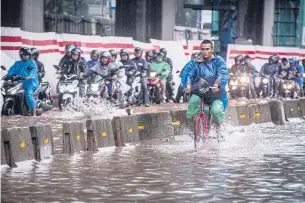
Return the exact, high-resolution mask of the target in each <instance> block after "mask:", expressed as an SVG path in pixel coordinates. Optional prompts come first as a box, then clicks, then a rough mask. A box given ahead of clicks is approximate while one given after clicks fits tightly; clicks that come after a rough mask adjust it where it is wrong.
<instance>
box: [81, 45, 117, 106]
mask: <svg viewBox="0 0 305 203" xmlns="http://www.w3.org/2000/svg"><path fill="white" fill-rule="evenodd" d="M114 68H115V67H114V64H113V63H112V64H111V54H110V52H108V51H103V52H101V54H100V60H99V62H98V63H97V64H96V65H95V66H93V67H92V68H91V69H90V70H89V71H87V72H86V74H85V76H84V77H85V78H87V77H91V76H93V75H94V74H98V75H100V76H101V77H103V78H104V79H116V78H117V75H116V74H113V75H112V70H114ZM112 86H113V82H112V80H109V83H108V84H107V90H108V96H109V100H112V96H113V95H112Z"/></svg>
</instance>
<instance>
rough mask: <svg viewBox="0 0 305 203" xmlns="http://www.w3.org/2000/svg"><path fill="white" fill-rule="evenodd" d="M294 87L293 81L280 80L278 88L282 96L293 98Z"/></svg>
mask: <svg viewBox="0 0 305 203" xmlns="http://www.w3.org/2000/svg"><path fill="white" fill-rule="evenodd" d="M294 89H295V81H293V80H282V82H281V86H280V90H281V95H282V97H283V98H293V97H294Z"/></svg>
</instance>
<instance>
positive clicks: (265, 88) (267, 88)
mask: <svg viewBox="0 0 305 203" xmlns="http://www.w3.org/2000/svg"><path fill="white" fill-rule="evenodd" d="M272 84H273V82H272V77H271V76H270V75H263V76H262V80H261V86H262V92H263V98H267V97H271V96H272V95H273V92H274V91H273V88H272V87H273V85H272Z"/></svg>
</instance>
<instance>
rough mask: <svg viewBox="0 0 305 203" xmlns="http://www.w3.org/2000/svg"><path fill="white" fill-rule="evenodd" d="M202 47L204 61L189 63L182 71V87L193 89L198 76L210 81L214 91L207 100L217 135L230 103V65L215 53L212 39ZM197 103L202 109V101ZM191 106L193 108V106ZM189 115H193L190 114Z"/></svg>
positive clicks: (202, 44) (187, 89)
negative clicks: (192, 86)
mask: <svg viewBox="0 0 305 203" xmlns="http://www.w3.org/2000/svg"><path fill="white" fill-rule="evenodd" d="M200 48H201V52H202V54H201V56H200V57H201V58H202V63H200V64H196V63H191V64H189V66H188V67H186V68H185V69H184V71H183V73H182V77H181V83H182V87H183V88H186V90H185V91H186V92H190V91H191V85H195V86H196V81H197V79H198V78H203V79H205V80H206V81H207V82H208V83H209V86H210V87H211V90H212V91H211V94H210V96H209V97H208V98H207V101H205V102H207V103H208V104H210V105H211V109H210V114H211V118H212V120H213V122H214V125H215V127H216V130H217V135H219V132H220V125H221V123H223V122H224V121H225V109H226V107H227V105H228V95H227V91H226V85H227V82H228V67H227V65H226V63H225V61H224V60H223V58H222V57H220V56H217V55H216V54H214V52H213V42H212V41H210V40H204V41H202V42H201V44H200ZM195 96H196V95H195ZM195 96H194V95H192V97H191V98H190V102H189V105H191V104H192V105H194V103H193V101H194V99H195V98H196V97H195ZM195 103H196V105H198V107H199V108H197V109H200V104H201V101H196V102H195ZM189 107H190V108H191V106H189ZM190 108H188V112H190V111H189V110H190ZM198 113H199V112H198ZM187 114H188V113H187ZM188 115H189V116H192V115H190V114H188Z"/></svg>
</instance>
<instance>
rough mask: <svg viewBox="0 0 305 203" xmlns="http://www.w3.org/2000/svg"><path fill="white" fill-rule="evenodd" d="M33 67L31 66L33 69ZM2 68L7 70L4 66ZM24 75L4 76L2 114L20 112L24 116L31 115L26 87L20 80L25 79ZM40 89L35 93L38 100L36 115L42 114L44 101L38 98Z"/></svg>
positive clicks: (9, 114)
mask: <svg viewBox="0 0 305 203" xmlns="http://www.w3.org/2000/svg"><path fill="white" fill-rule="evenodd" d="M32 68H33V67H29V68H28V70H31V69H32ZM1 69H2V70H6V68H5V67H4V66H1ZM24 79H25V78H24V77H19V76H8V77H6V78H4V80H5V82H4V83H3V85H2V87H1V93H2V96H3V105H2V112H1V114H2V115H6V116H13V115H16V114H20V115H23V116H28V115H29V108H28V105H27V103H26V99H25V95H24V88H23V85H22V83H21V82H19V81H20V80H24ZM38 90H39V89H37V90H36V91H35V93H34V96H35V100H36V115H37V116H40V115H41V114H42V103H41V101H40V100H38Z"/></svg>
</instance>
